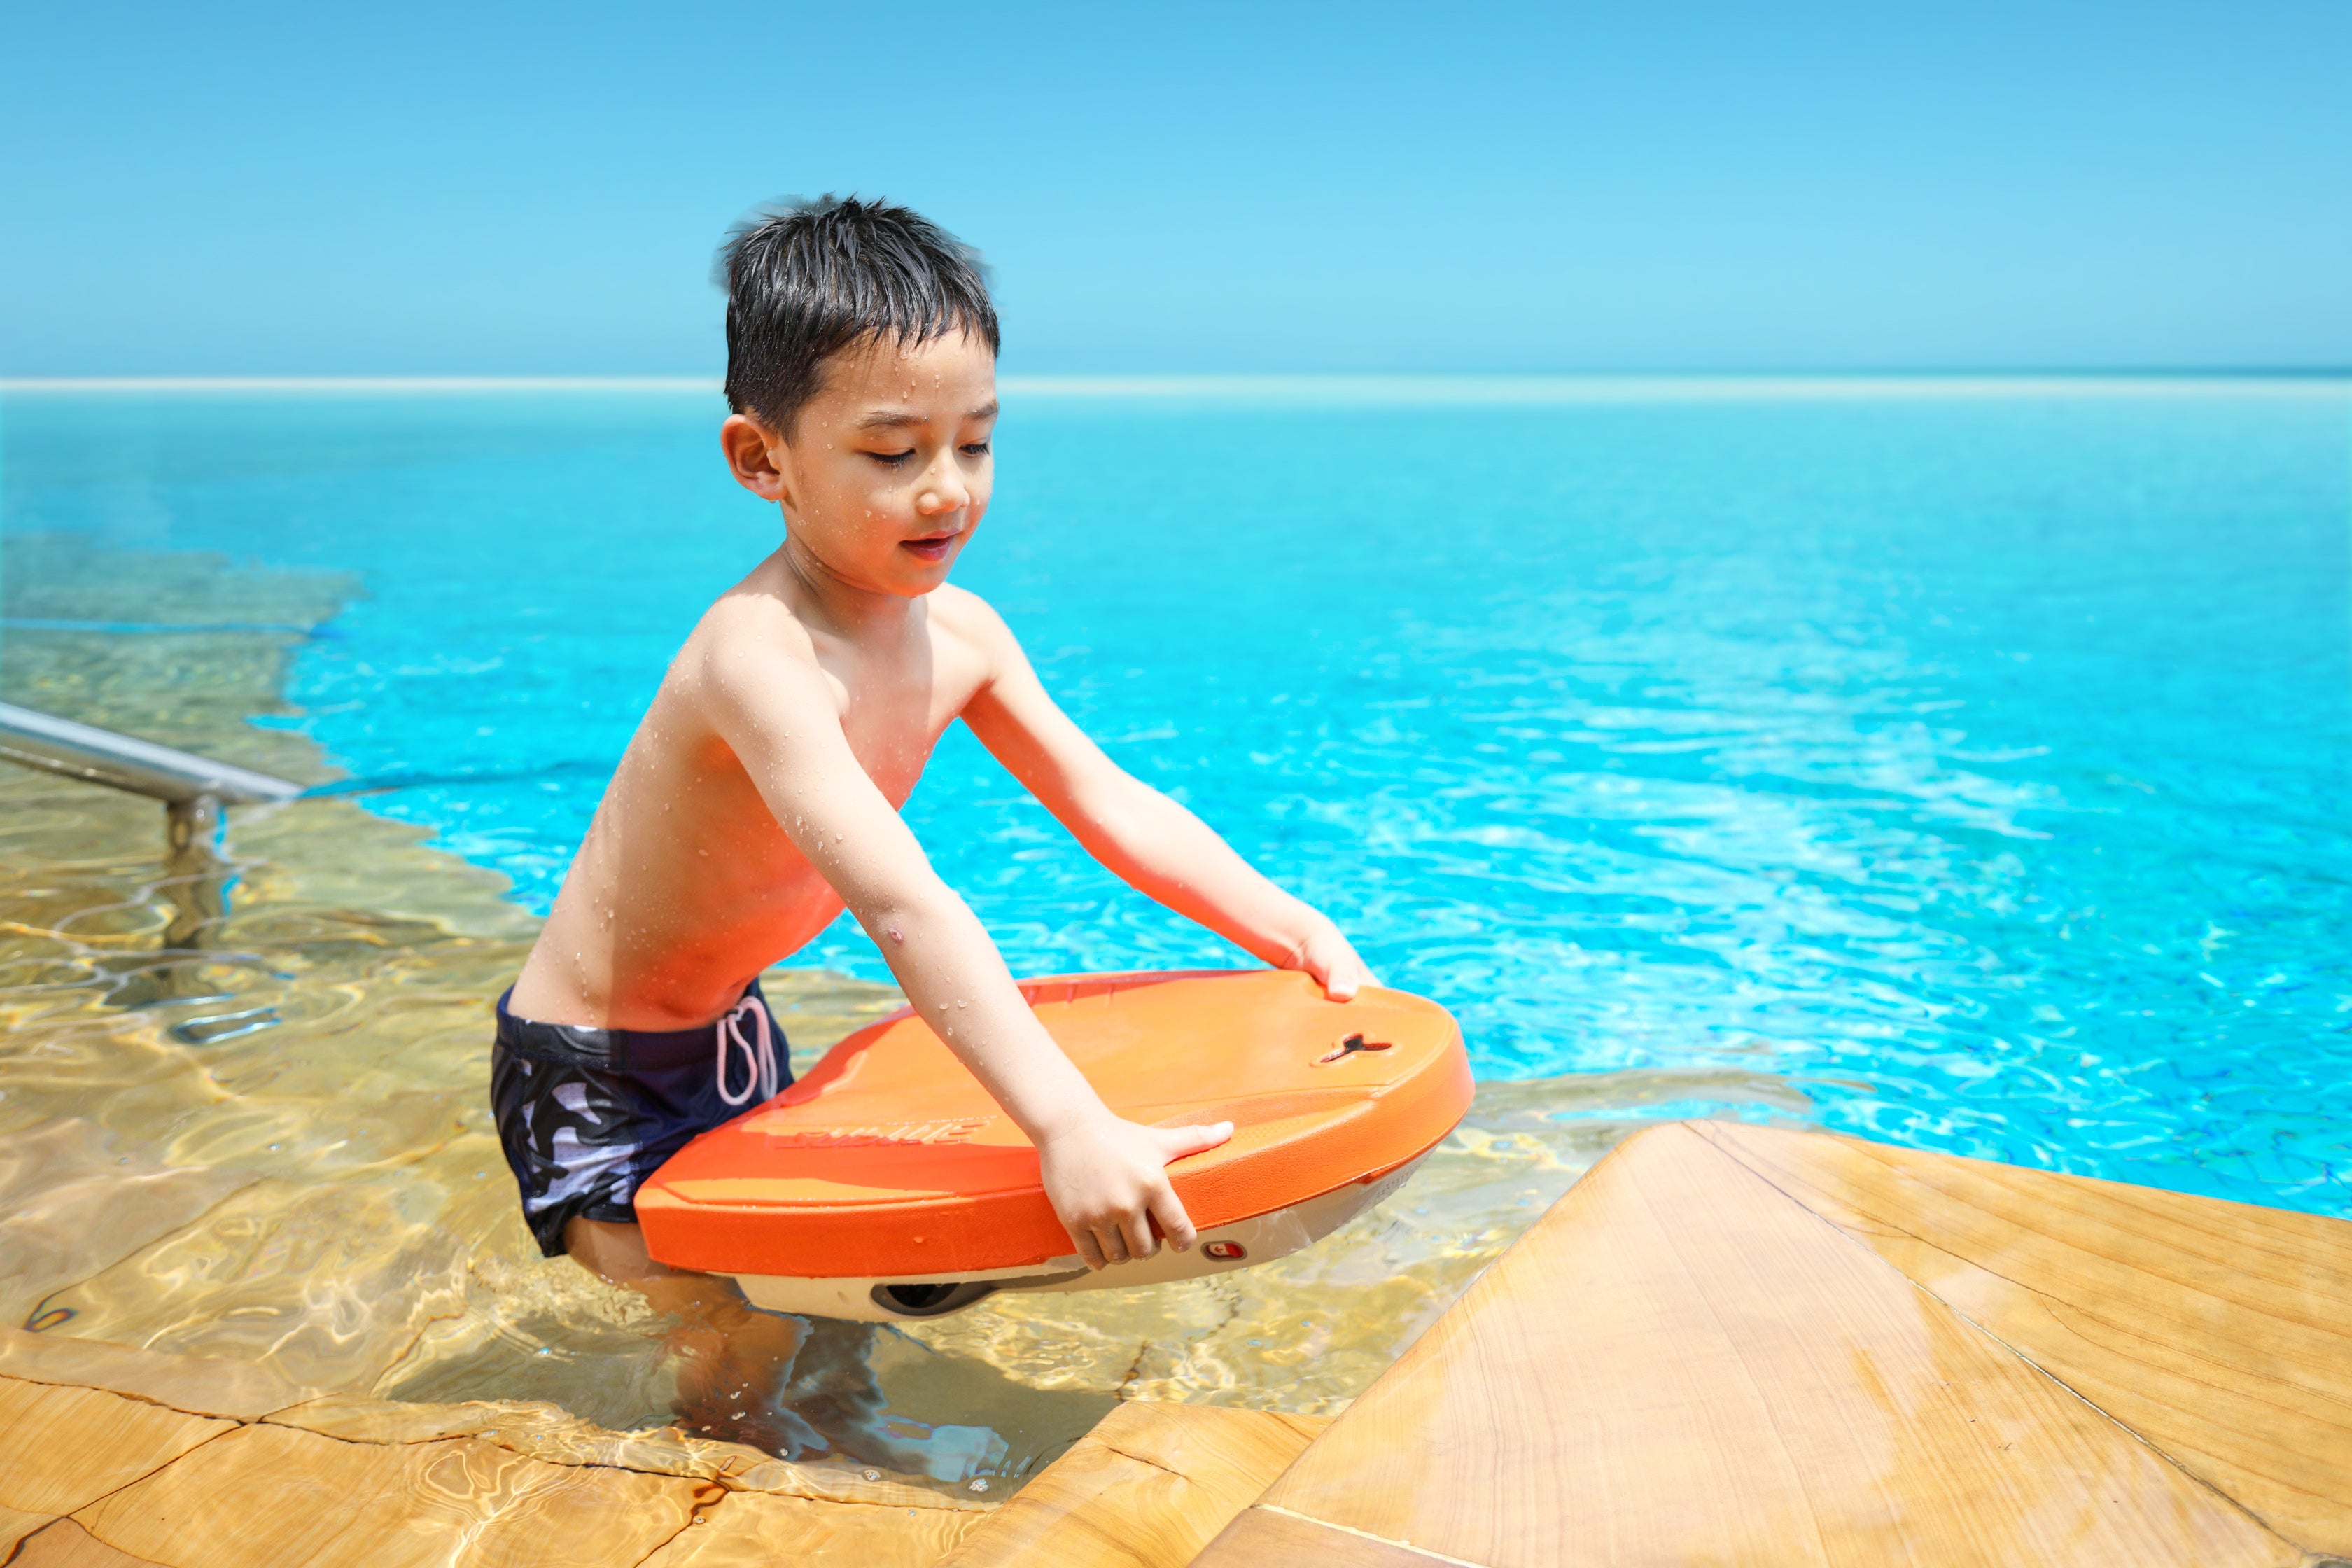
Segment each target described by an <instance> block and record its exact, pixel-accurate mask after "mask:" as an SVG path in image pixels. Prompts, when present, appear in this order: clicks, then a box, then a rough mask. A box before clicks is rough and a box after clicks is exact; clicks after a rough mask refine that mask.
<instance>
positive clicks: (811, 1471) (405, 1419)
mask: <svg viewBox="0 0 2352 1568" xmlns="http://www.w3.org/2000/svg"><path fill="white" fill-rule="evenodd" d="M268 1419H269V1421H270V1422H272V1423H273V1424H275V1425H278V1426H299V1427H300V1428H302V1429H303V1430H304V1431H306V1432H317V1433H320V1434H322V1435H324V1436H329V1437H340V1438H342V1439H343V1440H344V1441H346V1442H351V1443H432V1442H438V1441H441V1440H442V1439H444V1438H448V1437H480V1438H482V1439H484V1440H485V1441H487V1442H492V1443H496V1444H498V1445H499V1447H503V1448H511V1449H513V1450H514V1451H515V1452H516V1453H519V1454H523V1455H526V1456H528V1457H529V1458H534V1459H544V1460H546V1461H547V1462H548V1463H549V1464H551V1465H609V1466H614V1467H615V1468H621V1469H628V1470H642V1471H644V1472H646V1474H648V1475H658V1476H685V1477H689V1478H692V1479H699V1480H713V1481H717V1482H718V1483H719V1485H721V1486H723V1487H726V1488H727V1489H729V1490H730V1491H761V1492H784V1493H789V1494H791V1495H793V1496H794V1497H805V1498H815V1499H820V1500H831V1501H835V1502H850V1503H877V1504H884V1505H889V1506H895V1507H898V1508H919V1509H933V1510H950V1511H952V1510H961V1511H965V1512H970V1513H974V1514H984V1513H988V1512H991V1511H992V1505H991V1504H990V1503H989V1502H987V1501H985V1500H982V1499H980V1498H975V1497H970V1496H966V1495H953V1494H950V1495H949V1496H945V1497H942V1496H941V1495H940V1492H939V1490H938V1489H936V1488H934V1487H929V1486H924V1485H921V1484H919V1483H918V1482H914V1481H908V1480H906V1479H901V1478H899V1477H897V1476H891V1475H887V1474H883V1475H877V1479H873V1480H867V1479H866V1470H865V1468H864V1467H863V1466H859V1467H856V1468H852V1467H850V1466H847V1465H845V1464H841V1463H838V1462H835V1463H830V1464H828V1463H814V1464H795V1463H793V1462H792V1461H790V1460H786V1459H779V1458H775V1457H773V1456H772V1455H770V1454H767V1453H764V1452H762V1451H761V1450H760V1449H758V1448H754V1447H751V1446H750V1445H748V1444H744V1443H721V1442H718V1441H716V1440H714V1439H712V1438H709V1437H696V1436H688V1435H687V1434H685V1433H683V1432H680V1431H679V1430H678V1429H677V1427H675V1426H661V1427H656V1428H655V1429H653V1430H651V1431H645V1432H615V1431H613V1430H611V1429H609V1428H607V1427H603V1426H596V1425H595V1424H594V1423H593V1422H589V1421H585V1420H583V1419H582V1418H581V1417H579V1416H577V1415H572V1414H571V1413H570V1412H569V1411H567V1410H565V1409H563V1408H562V1406H561V1405H551V1404H548V1403H546V1402H545V1401H541V1400H468V1401H466V1402H464V1403H462V1404H453V1405H411V1404H404V1403H400V1402H397V1401H393V1400H383V1399H367V1398H363V1397H358V1396H354V1395H348V1394H330V1395H327V1396H325V1397H323V1398H320V1399H315V1400H310V1401H309V1402H307V1403H305V1404H301V1405H293V1406H291V1407H289V1408H288V1409H285V1410H280V1411H278V1412H277V1413H276V1414H275V1415H271V1416H269V1417H268Z"/></svg>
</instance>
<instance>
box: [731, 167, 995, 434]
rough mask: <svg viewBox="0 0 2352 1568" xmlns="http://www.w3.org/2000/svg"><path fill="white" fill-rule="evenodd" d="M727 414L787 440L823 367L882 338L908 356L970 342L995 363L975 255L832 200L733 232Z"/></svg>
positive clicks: (929, 228) (892, 218) (784, 208)
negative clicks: (968, 338)
mask: <svg viewBox="0 0 2352 1568" xmlns="http://www.w3.org/2000/svg"><path fill="white" fill-rule="evenodd" d="M719 281H720V282H721V283H722V284H723V285H724V286H725V288H726V289H727V405H728V406H729V407H730V408H732V409H733V410H734V411H735V412H736V413H738V414H745V415H749V416H751V417H752V418H754V419H757V420H759V421H760V423H761V424H762V425H765V426H768V427H769V428H770V429H772V430H774V431H776V432H777V433H778V434H780V435H782V436H784V437H790V436H791V435H792V433H793V424H794V422H795V421H796V420H798V419H799V417H800V413H801V410H802V409H803V408H805V407H806V406H808V403H809V400H810V399H811V398H813V397H814V396H815V395H817V392H818V390H819V389H820V388H821V387H822V386H823V385H824V366H825V362H826V361H827V360H829V359H831V358H832V357H833V356H834V355H835V354H837V353H842V352H844V351H845V350H849V349H856V348H859V347H862V346H863V345H864V344H866V342H869V341H872V340H875V339H878V338H880V337H883V336H885V335H887V336H889V337H892V338H895V339H896V340H897V341H898V343H899V344H900V346H902V347H905V348H914V347H917V346H919V345H920V344H923V343H927V342H931V341H933V340H934V339H937V338H943V337H946V336H948V335H949V334H950V333H951V332H956V331H969V332H971V333H972V334H973V335H974V336H976V337H979V338H981V339H982V340H983V341H984V342H986V343H987V344H988V352H989V353H992V354H993V353H996V352H997V330H996V306H995V305H994V304H993V303H992V301H991V300H989V297H988V280H987V278H986V275H985V272H984V270H983V268H982V265H981V260H980V253H979V252H978V251H976V250H974V249H972V248H971V247H970V246H968V245H966V244H964V243H963V242H962V241H961V240H960V239H958V238H956V237H955V236H953V235H951V234H950V233H948V231H947V230H945V229H943V228H941V227H940V226H939V225H937V224H935V223H933V222H931V221H930V220H929V218H927V217H924V216H922V215H921V214H920V213H918V212H915V211H913V210H912V209H910V208H908V207H901V206H893V205H890V204H889V203H887V202H879V201H874V202H865V201H859V200H858V199H857V198H856V197H855V196H845V197H836V196H835V195H830V194H827V195H822V196H819V197H817V198H816V199H815V200H814V201H811V200H808V199H806V198H804V197H798V196H795V197H793V198H790V199H788V200H786V201H783V202H780V203H778V204H777V205H774V206H772V207H770V208H768V209H766V210H764V211H762V212H761V213H759V214H757V215H755V216H752V217H750V218H747V219H745V220H744V221H743V222H741V223H740V224H737V225H736V226H735V227H734V228H732V229H731V230H730V231H729V233H728V236H727V243H726V244H725V245H724V246H722V247H720V248H719Z"/></svg>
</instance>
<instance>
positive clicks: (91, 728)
mask: <svg viewBox="0 0 2352 1568" xmlns="http://www.w3.org/2000/svg"><path fill="white" fill-rule="evenodd" d="M0 761H6V762H11V763H23V764H24V765H25V766H26V767H28V768H39V769H41V770H43V771H44V772H47V773H60V774H63V775H64V776H65V777H67V778H71V779H81V780H83V781H85V782H86V783H89V784H106V785H108V786H110V787H111V788H114V789H120V790H128V791H130V792H131V794H133V795H146V796H147V797H149V798H150V799H152V800H160V801H162V802H163V803H164V804H165V805H186V804H187V803H189V802H191V801H195V800H201V799H205V798H210V799H212V800H214V801H216V802H218V803H219V804H220V805H257V804H259V803H261V802H265V801H285V800H291V799H293V798H294V797H295V796H296V795H300V794H301V793H302V786H301V785H300V784H291V783H289V782H288V781H287V780H285V779H281V778H272V777H271V776H270V775H269V774H268V773H255V772H254V771H253V770H252V769H250V768H240V767H237V766H236V765H235V764H233V763H216V762H214V761H213V760H212V759H211V758H209V757H200V756H197V755H196V754H195V753H194V752H182V751H176V750H174V749H173V748H172V747H170V746H159V745H157V744H156V743H155V742H152V741H142V740H139V739H138V738H136V737H135V736H131V735H122V734H118V733H116V732H115V731H112V730H101V729H100V728H99V727H98V726H97V725H95V724H81V723H77V722H75V721H73V720H71V719H60V718H58V717H57V716H56V715H54V714H50V713H42V712H39V711H37V710H34V709H31V708H19V707H17V706H16V704H14V703H10V702H0Z"/></svg>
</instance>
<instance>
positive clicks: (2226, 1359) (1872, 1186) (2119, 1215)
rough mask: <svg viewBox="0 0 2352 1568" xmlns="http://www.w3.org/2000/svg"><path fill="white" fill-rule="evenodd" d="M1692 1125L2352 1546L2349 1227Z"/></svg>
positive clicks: (1811, 1137)
mask: <svg viewBox="0 0 2352 1568" xmlns="http://www.w3.org/2000/svg"><path fill="white" fill-rule="evenodd" d="M1698 1131H1700V1132H1701V1133H1702V1134H1703V1135H1704V1136H1706V1137H1707V1138H1708V1139H1710V1140H1711V1141H1713V1142H1715V1143H1716V1144H1717V1146H1718V1147H1720V1148H1722V1149H1724V1150H1725V1151H1726V1152H1728V1153H1730V1154H1731V1155H1732V1157H1733V1158H1735V1159H1737V1160H1739V1161H1740V1162H1742V1163H1745V1164H1746V1165H1748V1167H1749V1168H1750V1169H1752V1170H1754V1171H1756V1172H1757V1173H1759V1174H1760V1175H1762V1176H1763V1177H1764V1178H1765V1179H1766V1180H1768V1181H1770V1182H1771V1183H1773V1184H1775V1185H1776V1186H1779V1187H1780V1189H1781V1190H1782V1191H1784V1192H1786V1193H1788V1194H1790V1195H1791V1196H1792V1197H1794V1198H1795V1199H1796V1200H1797V1201H1798V1202H1800V1203H1801V1204H1804V1205H1806V1206H1807V1207H1809V1208H1811V1209H1812V1210H1813V1211H1814V1212H1815V1213H1817V1214H1820V1215H1823V1216H1824V1217H1826V1218H1827V1219H1829V1220H1830V1221H1831V1222H1832V1223H1833V1224H1835V1225H1837V1226H1839V1227H1840V1228H1841V1229H1842V1230H1843V1231H1844V1232H1845V1233H1846V1234H1847V1235H1849V1236H1852V1237H1854V1238H1855V1239H1856V1240H1858V1241H1860V1242H1861V1243H1863V1244H1864V1246H1867V1247H1870V1248H1871V1249H1872V1250H1873V1251H1874V1252H1876V1253H1877V1254H1878V1255H1879V1256H1880V1257H1882V1258H1885V1259H1886V1260H1887V1261H1888V1262H1890V1263H1892V1264H1893V1265H1895V1268H1899V1269H1901V1270H1902V1271H1903V1272H1904V1273H1905V1274H1906V1275H1908V1276H1909V1277H1910V1278H1911V1279H1915V1280H1916V1281H1918V1283H1919V1284H1920V1285H1922V1286H1924V1287H1925V1288H1926V1289H1928V1290H1929V1291H1931V1292H1932V1293H1934V1294H1935V1295H1936V1296H1937V1298H1938V1299H1940V1300H1944V1301H1947V1302H1948V1303H1950V1304H1951V1305H1952V1306H1953V1307H1954V1308H1956V1309H1958V1310H1959V1311H1960V1312H1961V1313H1962V1314H1963V1315H1965V1316H1966V1317H1968V1318H1969V1320H1971V1321H1974V1322H1976V1323H1978V1324H1979V1325H1980V1326H1982V1327H1983V1328H1985V1329H1987V1330H1989V1331H1991V1332H1992V1333H1993V1334H1994V1335H1996V1336H1997V1337H1998V1338H2000V1340H2001V1341H2003V1342H2006V1343H2007V1344H2009V1345H2011V1347H2013V1348H2014V1349H2016V1350H2017V1351H2018V1352H2020V1353H2021V1354H2023V1355H2024V1356H2025V1357H2026V1358H2027V1359H2029V1360H2031V1361H2032V1363H2034V1364H2035V1365H2037V1366H2039V1367H2041V1368H2042V1369H2043V1370H2044V1371H2046V1372H2048V1373H2050V1374H2051V1375H2053V1377H2056V1378H2057V1379H2058V1380H2059V1381H2061V1382H2063V1383H2064V1384H2066V1385H2067V1386H2068V1387H2070V1388H2072V1389H2074V1391H2075V1392H2076V1393H2078V1394H2081V1395H2082V1396H2083V1397H2084V1398H2085V1399H2087V1400H2089V1401H2090V1402H2091V1403H2092V1404H2094V1405H2097V1406H2098V1407H2099V1408H2100V1409H2102V1410H2104V1411H2105V1412H2106V1413H2107V1414H2108V1415H2112V1416H2114V1417H2115V1418H2116V1420H2118V1421H2120V1422H2122V1423H2123V1424H2124V1425H2125V1426H2128V1427H2130V1428H2131V1429H2132V1430H2133V1431H2135V1432H2137V1433H2138V1434H2139V1435H2140V1436H2143V1437H2145V1438H2147V1440H2148V1441H2149V1442H2150V1443H2151V1444H2153V1445H2154V1446H2155V1447H2158V1449H2160V1450H2162V1451H2163V1452H2164V1453H2166V1454H2167V1455H2168V1456H2170V1457H2171V1458H2174V1459H2175V1460H2177V1461H2179V1463H2180V1464H2181V1465H2182V1466H2183V1467H2184V1468H2187V1469H2188V1470H2189V1472H2190V1473H2192V1474H2194V1475H2196V1476H2199V1477H2200V1478H2202V1479H2205V1480H2207V1481H2210V1482H2211V1483H2212V1484H2213V1485H2214V1486H2215V1487H2217V1488H2219V1489H2221V1490H2222V1491H2223V1492H2226V1493H2228V1494H2229V1495H2230V1496H2231V1497H2232V1498H2235V1499H2236V1500H2238V1501H2240V1502H2241V1503H2243V1504H2244V1505H2245V1506H2246V1507H2247V1508H2248V1509H2249V1510H2252V1512H2253V1513H2254V1514H2256V1515H2257V1516H2259V1517H2260V1518H2262V1519H2263V1521H2265V1522H2266V1523H2268V1524H2269V1525H2270V1526H2271V1527H2272V1528H2273V1530H2275V1531H2278V1532H2279V1533H2281V1534H2282V1535H2284V1536H2285V1537H2286V1538H2288V1539H2289V1540H2291V1541H2294V1542H2297V1543H2298V1544H2300V1545H2302V1546H2304V1547H2305V1548H2306V1549H2309V1550H2311V1551H2314V1552H2330V1553H2334V1554H2337V1555H2342V1556H2352V1224H2347V1223H2345V1222H2344V1221H2342V1220H2333V1219H2324V1218H2321V1217H2319V1216H2318V1215H2305V1214H2294V1213H2290V1212H2288V1211H2285V1210H2282V1209H2266V1208H2256V1207H2253V1206H2252V1205H2245V1204H2233V1203H2224V1202H2222V1201H2221V1200H2219V1199H2214V1198H2198V1197H2189V1196H2185V1195H2183V1194H2178V1193H2167V1192H2159V1191H2157V1190H2155V1189H2153V1188H2148V1187H2137V1186H2127V1185H2125V1184H2120V1183H2115V1182H2098V1181H2091V1180H2087V1179H2084V1178H2081V1177H2074V1176H2061V1175H2056V1174H2053V1173H2049V1172H2045V1171H2031V1170H2025V1169H2021V1168H2020V1167H2017V1166H2012V1165H2000V1164H1994V1163H1990V1162H1986V1161H1979V1160H1961V1159H1955V1158H1952V1157H1950V1156H1948V1155H1941V1154H1929V1153H1922V1152H1918V1151H1916V1150H1909V1149H1897V1148H1893V1147H1889V1146H1887V1145H1885V1144H1878V1143H1864V1142H1858V1141H1856V1140H1853V1139H1848V1138H1832V1137H1827V1136H1823V1135H1821V1134H1811V1133H1800V1132H1784V1131H1772V1130H1769V1129H1764V1128H1758V1127H1744V1126H1738V1125H1735V1124H1730V1123H1705V1124H1700V1126H1699V1128H1698Z"/></svg>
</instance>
